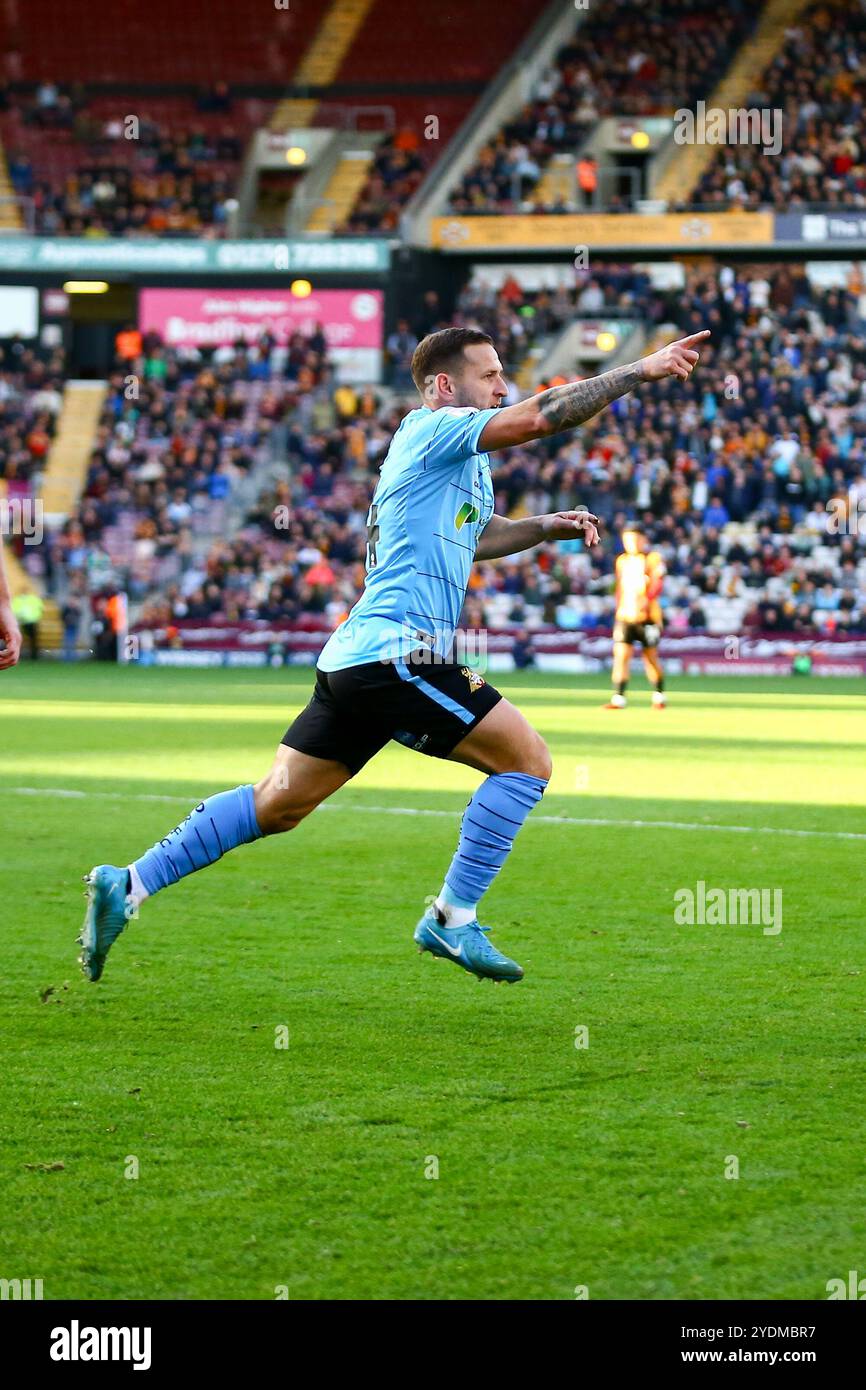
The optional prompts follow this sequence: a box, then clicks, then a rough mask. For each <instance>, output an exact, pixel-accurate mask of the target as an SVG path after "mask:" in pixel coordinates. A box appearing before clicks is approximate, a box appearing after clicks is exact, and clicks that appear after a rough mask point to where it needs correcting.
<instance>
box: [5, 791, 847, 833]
mask: <svg viewBox="0 0 866 1390" xmlns="http://www.w3.org/2000/svg"><path fill="white" fill-rule="evenodd" d="M3 790H5V791H10V792H17V793H18V795H19V796H59V797H73V798H81V797H99V798H101V799H102V800H103V801H167V802H180V803H181V804H182V805H184V806H189V805H191V804H195V803H194V801H193V798H192V797H191V796H158V795H155V794H153V793H151V792H130V793H129V795H126V794H125V793H124V792H93V791H90V792H84V791H75V790H72V789H70V788H66V787H6V788H2V787H0V792H2V791H3ZM316 810H317V811H375V812H376V814H377V815H380V816H446V817H452V818H455V817H457V816H462V814H463V812H462V811H435V810H433V809H432V808H428V807H425V806H367V805H361V804H360V803H358V802H352V803H348V804H345V805H344V804H342V803H340V802H333V801H326V802H323V803H322V805H321V806H317V807H316ZM533 823H534V824H536V825H585V826H590V827H592V826H598V827H603V826H609V827H611V828H613V829H625V830H712V831H717V832H718V831H721V832H725V831H728V832H730V833H731V834H733V835H788V836H793V837H794V838H796V839H806V840H811V839H829V840H866V831H864V832H861V831H857V830H794V829H792V828H791V827H789V826H783V825H714V824H712V823H710V822H707V823H703V822H701V821H682V820H627V819H625V818H623V819H620V820H614V819H613V818H609V817H604V816H530V817H529V820H528V822H527V824H528V825H532V824H533Z"/></svg>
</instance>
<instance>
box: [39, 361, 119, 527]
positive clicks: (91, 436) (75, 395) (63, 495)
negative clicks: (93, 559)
mask: <svg viewBox="0 0 866 1390" xmlns="http://www.w3.org/2000/svg"><path fill="white" fill-rule="evenodd" d="M106 389H107V388H106V385H105V382H104V381H67V383H66V387H65V389H64V392H63V405H62V407H61V410H60V416H59V419H58V421H57V433H56V434H55V436H54V443H53V444H52V446H51V452H50V454H49V455H48V464H47V467H46V469H45V472H44V474H43V476H42V499H43V506H44V508H45V515H46V520H47V521H49V523H51V522H55V521H57V520H61V519H63V518H65V517H66V516H68V515H69V513H70V512H71V511H72V509H73V508H74V507H75V506H76V505H77V503H78V499H79V498H80V496H81V493H82V490H83V488H84V484H85V482H86V480H87V469H88V465H89V463H90V454H91V450H92V449H93V443H94V440H95V438H96V428H97V425H98V423H99V416H100V414H101V412H102V406H103V402H104V401H105V396H106Z"/></svg>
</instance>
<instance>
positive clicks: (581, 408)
mask: <svg viewBox="0 0 866 1390" xmlns="http://www.w3.org/2000/svg"><path fill="white" fill-rule="evenodd" d="M709 336H710V331H709V329H708V328H705V329H704V330H703V331H702V332H700V333H692V334H691V335H690V336H689V337H688V338H679V339H678V340H677V342H675V343H668V344H667V346H666V347H663V348H659V350H658V352H653V353H650V355H649V357H642V358H641V359H640V360H639V361H638V362H630V363H629V364H628V365H627V366H625V367H614V369H613V371H611V372H603V373H602V375H601V376H593V377H588V378H587V380H586V381H572V382H569V383H568V384H567V385H565V386H551V388H550V390H548V391H541V392H540V393H539V394H538V395H537V396H530V397H529V399H528V400H525V401H521V402H520V403H519V405H508V406H505V407H503V409H501V410H499V411H497V413H496V415H494V416H493V418H492V419H490V420H488V422H487V424H486V425H485V426H484V429H483V430H482V432H481V438H480V439H479V441H478V451H479V453H484V454H487V453H490V452H491V450H494V449H507V448H509V447H510V446H511V445H514V444H528V443H529V441H530V440H531V439H543V438H544V437H545V436H546V435H549V434H560V433H561V432H562V431H563V430H572V429H574V428H575V426H576V425H582V424H583V423H584V422H585V421H586V420H591V419H592V417H593V415H597V414H598V413H599V411H600V410H604V408H605V406H606V405H610V403H611V401H615V400H618V399H619V397H620V396H624V395H626V393H627V392H628V391H633V390H634V388H635V387H636V386H640V385H641V383H642V382H645V381H663V380H664V379H665V377H669V376H675V377H679V379H680V380H681V381H687V380H688V378H689V377H690V376H691V374H692V372H693V371H694V369H695V366H696V364H697V362H698V361H699V359H700V353H699V352H698V350H697V347H698V344H699V343H702V342H703V341H704V339H705V338H708V337H709Z"/></svg>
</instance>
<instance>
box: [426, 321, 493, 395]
mask: <svg viewBox="0 0 866 1390" xmlns="http://www.w3.org/2000/svg"><path fill="white" fill-rule="evenodd" d="M475 343H490V345H491V347H492V346H493V339H492V338H491V336H490V334H489V333H482V331H481V329H480V328H441V329H440V330H439V332H438V333H428V334H427V337H426V338H422V339H421V341H420V343H419V344H418V346H417V347H416V349H415V351H414V353H413V354H412V380H413V381H414V383H415V385H416V386H417V387H418V390H419V391H420V392H421V395H422V396H423V395H424V388H425V386H426V385H427V383H428V382H429V381H430V380H431V379H432V378H433V377H434V376H438V374H439V373H440V372H455V371H457V370H458V368H459V366H460V361H461V358H462V356H463V349H464V348H468V347H471V346H472V345H473V344H475Z"/></svg>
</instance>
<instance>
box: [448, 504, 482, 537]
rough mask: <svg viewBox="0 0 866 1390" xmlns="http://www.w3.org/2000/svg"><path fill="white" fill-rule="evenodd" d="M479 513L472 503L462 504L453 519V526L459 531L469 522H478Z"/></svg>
mask: <svg viewBox="0 0 866 1390" xmlns="http://www.w3.org/2000/svg"><path fill="white" fill-rule="evenodd" d="M480 520H481V513H480V511H479V510H478V508H477V507H476V506H475V504H474V502H464V503H463V505H462V507H461V508H460V510H459V511H458V513H457V515H456V516H455V518H454V525H455V526H456V527H457V530H458V531H459V530H461V529H462V527H464V526H465V525H466V523H467V522H469V521H480Z"/></svg>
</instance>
